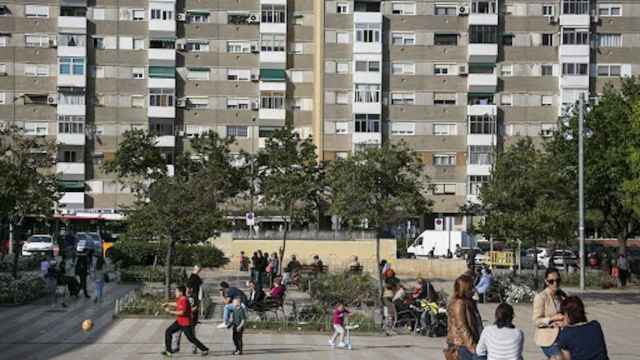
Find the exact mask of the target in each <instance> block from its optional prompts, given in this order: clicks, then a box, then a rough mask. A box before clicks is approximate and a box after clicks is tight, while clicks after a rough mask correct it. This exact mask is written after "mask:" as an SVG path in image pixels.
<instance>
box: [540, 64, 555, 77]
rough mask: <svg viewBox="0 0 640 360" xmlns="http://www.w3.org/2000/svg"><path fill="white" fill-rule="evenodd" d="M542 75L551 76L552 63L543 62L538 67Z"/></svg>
mask: <svg viewBox="0 0 640 360" xmlns="http://www.w3.org/2000/svg"><path fill="white" fill-rule="evenodd" d="M540 71H541V75H542V76H553V65H551V64H544V65H542V66H541V67H540Z"/></svg>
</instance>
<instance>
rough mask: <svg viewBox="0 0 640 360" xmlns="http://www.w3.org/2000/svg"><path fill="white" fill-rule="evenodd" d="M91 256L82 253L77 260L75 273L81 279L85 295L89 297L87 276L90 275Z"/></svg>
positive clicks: (81, 286)
mask: <svg viewBox="0 0 640 360" xmlns="http://www.w3.org/2000/svg"><path fill="white" fill-rule="evenodd" d="M89 261H90V260H89V256H88V255H87V254H86V253H81V254H80V255H79V256H78V259H77V260H76V269H75V274H76V276H77V277H78V279H79V280H80V289H81V290H82V292H83V293H84V297H85V298H87V299H89V298H91V296H89V293H88V292H87V276H88V275H89Z"/></svg>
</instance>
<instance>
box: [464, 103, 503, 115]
mask: <svg viewBox="0 0 640 360" xmlns="http://www.w3.org/2000/svg"><path fill="white" fill-rule="evenodd" d="M497 113H498V107H497V106H496V105H469V106H467V115H468V116H480V115H493V116H495V115H496V114H497Z"/></svg>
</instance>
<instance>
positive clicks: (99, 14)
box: [93, 8, 105, 20]
mask: <svg viewBox="0 0 640 360" xmlns="http://www.w3.org/2000/svg"><path fill="white" fill-rule="evenodd" d="M104 15H105V11H104V8H93V20H104V19H105V16H104Z"/></svg>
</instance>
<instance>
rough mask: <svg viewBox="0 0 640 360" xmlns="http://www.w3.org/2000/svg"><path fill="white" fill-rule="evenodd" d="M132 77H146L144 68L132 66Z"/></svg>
mask: <svg viewBox="0 0 640 360" xmlns="http://www.w3.org/2000/svg"><path fill="white" fill-rule="evenodd" d="M131 78H133V79H144V68H132V69H131Z"/></svg>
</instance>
